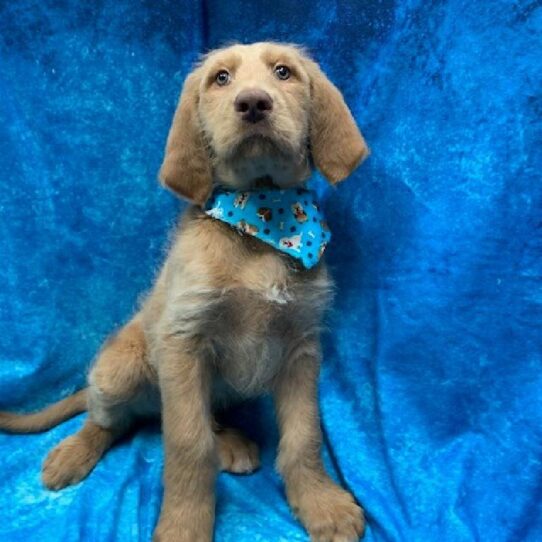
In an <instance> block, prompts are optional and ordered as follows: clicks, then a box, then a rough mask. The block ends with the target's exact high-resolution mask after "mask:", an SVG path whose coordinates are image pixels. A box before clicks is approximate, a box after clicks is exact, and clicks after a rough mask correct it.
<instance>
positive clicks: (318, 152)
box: [305, 59, 369, 184]
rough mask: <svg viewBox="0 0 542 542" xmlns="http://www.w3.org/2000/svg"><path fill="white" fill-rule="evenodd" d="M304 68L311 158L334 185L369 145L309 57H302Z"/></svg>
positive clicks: (341, 98)
mask: <svg viewBox="0 0 542 542" xmlns="http://www.w3.org/2000/svg"><path fill="white" fill-rule="evenodd" d="M305 67H306V69H307V72H308V74H309V77H310V80H311V101H312V104H311V118H310V121H309V123H310V127H309V137H310V146H311V154H312V159H313V161H314V165H315V166H316V167H317V168H318V169H319V170H320V172H321V173H322V174H323V175H324V176H325V177H326V179H327V180H328V181H329V182H330V183H332V184H335V183H338V182H340V181H342V180H343V179H345V178H346V177H348V175H350V173H352V171H354V169H356V167H358V166H359V164H361V162H363V160H364V159H365V158H367V156H368V155H369V148H368V147H367V144H366V143H365V139H363V136H362V135H361V133H360V131H359V129H358V127H357V125H356V122H355V121H354V118H353V117H352V113H350V110H349V109H348V106H347V105H346V104H345V102H344V99H343V97H342V94H341V93H340V91H339V90H338V89H337V87H335V85H333V84H332V83H331V81H329V79H328V78H327V77H326V76H325V75H324V74H323V72H322V70H321V69H320V67H319V66H318V64H316V63H315V62H313V61H312V60H310V59H305Z"/></svg>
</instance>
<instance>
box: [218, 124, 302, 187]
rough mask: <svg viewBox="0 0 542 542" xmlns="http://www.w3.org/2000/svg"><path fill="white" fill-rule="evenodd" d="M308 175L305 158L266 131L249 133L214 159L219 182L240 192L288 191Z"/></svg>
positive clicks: (251, 131) (289, 145) (244, 134)
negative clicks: (259, 189)
mask: <svg viewBox="0 0 542 542" xmlns="http://www.w3.org/2000/svg"><path fill="white" fill-rule="evenodd" d="M309 173H310V169H309V166H308V161H307V159H306V156H305V155H304V154H303V153H300V152H299V150H297V151H295V150H294V149H293V148H292V145H291V144H288V143H284V142H282V141H281V139H280V137H277V136H276V135H275V134H273V133H272V132H271V131H267V130H265V129H262V130H250V131H248V130H247V131H246V132H245V133H243V134H242V135H241V136H240V137H239V139H238V140H237V141H236V142H235V143H234V144H232V146H231V148H230V149H229V152H227V153H224V154H222V155H219V154H216V155H215V177H216V179H217V180H218V182H220V183H222V184H225V185H228V186H231V187H234V188H236V189H239V190H247V189H251V188H257V187H260V185H261V186H262V187H263V186H266V185H273V186H278V187H280V188H288V187H290V186H296V185H298V184H301V183H302V182H303V181H305V180H306V179H307V177H308V175H309ZM262 183H263V184H262Z"/></svg>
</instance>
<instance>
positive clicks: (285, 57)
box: [261, 49, 299, 75]
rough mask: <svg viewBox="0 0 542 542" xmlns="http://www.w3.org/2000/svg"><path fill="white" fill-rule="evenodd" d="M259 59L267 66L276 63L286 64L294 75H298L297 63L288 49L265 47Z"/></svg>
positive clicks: (272, 65)
mask: <svg viewBox="0 0 542 542" xmlns="http://www.w3.org/2000/svg"><path fill="white" fill-rule="evenodd" d="M261 59H262V60H263V62H264V63H265V64H267V65H268V66H269V67H274V66H276V65H277V64H286V65H287V66H288V68H290V69H291V70H292V72H293V73H294V75H299V67H298V66H299V63H298V61H297V59H296V58H295V56H294V55H292V54H291V53H289V52H288V51H284V50H280V49H278V50H277V49H266V50H264V51H263V52H262V55H261Z"/></svg>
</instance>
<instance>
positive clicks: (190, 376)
mask: <svg viewBox="0 0 542 542" xmlns="http://www.w3.org/2000/svg"><path fill="white" fill-rule="evenodd" d="M163 342H164V344H162V348H161V351H162V355H161V356H160V357H161V359H160V366H159V369H158V372H159V379H160V391H161V395H162V417H163V422H162V423H163V439H164V447H165V472H164V501H163V503H162V510H161V513H160V519H159V522H158V526H157V528H156V531H155V535H154V541H155V542H210V541H211V540H212V536H213V523H214V506H215V504H214V482H215V477H216V472H217V459H216V450H215V440H214V434H213V431H212V425H211V413H210V406H209V405H210V397H209V395H210V371H209V369H210V368H209V364H208V363H207V360H206V359H205V356H204V355H203V351H202V349H201V348H200V345H199V344H198V343H197V342H195V341H187V340H185V339H180V338H178V337H168V338H164V339H163Z"/></svg>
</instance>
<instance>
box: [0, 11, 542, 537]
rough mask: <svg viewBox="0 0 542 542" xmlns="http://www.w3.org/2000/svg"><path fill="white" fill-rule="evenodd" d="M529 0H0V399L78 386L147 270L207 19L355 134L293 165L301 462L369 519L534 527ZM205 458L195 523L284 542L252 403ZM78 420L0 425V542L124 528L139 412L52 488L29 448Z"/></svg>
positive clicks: (137, 462) (287, 519)
mask: <svg viewBox="0 0 542 542" xmlns="http://www.w3.org/2000/svg"><path fill="white" fill-rule="evenodd" d="M541 32H542V7H541V4H540V2H538V1H527V0H525V1H514V0H508V1H506V0H493V1H492V2H469V1H466V0H463V1H462V0H447V1H444V0H443V1H439V2H437V1H435V2H422V1H417V0H403V1H398V2H393V1H391V0H378V1H376V0H375V1H371V2H354V1H351V2H348V1H340V0H336V1H323V0H310V1H309V0H300V1H299V2H296V3H295V7H294V3H293V2H290V1H286V0H274V1H273V2H272V3H270V4H268V3H263V2H262V3H261V4H259V3H249V2H243V1H240V0H234V1H229V2H221V1H219V0H207V1H206V2H203V3H197V2H190V1H173V0H141V1H135V0H134V1H128V0H117V1H115V0H99V1H95V2H77V1H75V0H73V1H69V0H65V1H58V2H52V1H38V0H18V1H16V2H15V1H12V2H10V1H8V0H0V183H1V187H0V188H1V190H0V213H1V214H0V217H1V220H0V257H1V265H0V408H3V409H14V410H20V409H31V408H36V407H40V406H43V405H45V404H46V403H49V402H51V401H53V400H56V399H58V398H59V397H61V396H65V395H67V394H68V393H70V392H71V391H73V390H74V389H76V388H78V387H80V386H81V385H82V384H83V381H84V373H85V370H86V368H87V367H88V366H89V363H90V361H91V360H92V357H93V355H94V353H95V351H96V349H97V348H98V347H99V345H100V343H101V341H102V340H103V339H104V338H105V337H106V336H107V334H108V333H109V332H110V331H111V330H112V329H114V328H115V327H116V326H119V325H121V324H122V322H123V321H125V320H126V319H127V318H128V316H129V315H130V313H131V311H132V310H133V309H134V307H135V306H136V303H137V299H138V296H139V295H140V294H141V292H143V291H145V290H146V289H147V288H149V286H150V285H151V281H152V277H153V273H154V271H155V270H156V268H157V266H158V265H159V262H160V261H161V260H162V258H163V252H164V248H165V246H166V242H167V236H168V231H169V230H170V228H171V226H172V224H173V223H174V220H175V217H176V216H177V214H178V211H179V207H180V204H179V202H178V201H176V200H175V199H174V198H173V197H172V196H171V195H170V194H168V193H166V192H165V191H163V190H161V189H160V188H159V187H158V185H157V183H156V181H155V179H156V172H157V170H158V167H159V164H160V160H161V157H162V150H163V146H164V141H165V137H166V135H167V130H168V127H169V122H170V120H171V116H172V113H173V109H174V106H175V102H176V99H177V96H178V92H179V89H180V86H181V84H182V81H183V79H184V77H185V75H186V73H187V72H188V71H189V69H190V65H191V63H192V62H193V61H194V60H195V59H196V58H197V55H198V53H200V52H202V51H205V50H207V49H209V48H212V47H215V46H217V45H219V44H222V43H224V42H227V41H232V40H236V41H243V42H245V41H247V42H249V41H256V40H263V39H275V40H286V41H294V42H298V43H302V44H305V45H307V46H308V47H309V48H310V49H311V50H312V51H313V53H314V54H315V56H316V57H317V59H318V60H319V61H320V62H321V64H322V66H323V68H324V70H325V71H326V72H327V73H328V74H329V76H330V77H331V78H332V80H334V81H335V82H336V83H337V84H338V86H339V87H340V88H341V89H342V90H343V92H344V94H345V97H346V100H347V102H348V103H349V104H350V105H351V107H352V110H353V112H354V114H355V116H356V118H357V119H358V121H359V123H360V125H361V126H362V128H363V131H364V133H365V135H366V137H367V140H368V142H369V144H370V146H371V148H372V153H373V154H372V156H371V158H370V159H369V160H368V161H367V162H366V163H365V164H364V165H363V166H362V167H361V168H360V169H359V170H358V171H357V172H356V173H355V175H353V176H352V178H351V179H349V180H348V181H347V182H346V183H345V184H343V185H342V186H341V187H340V188H339V189H338V190H336V191H334V190H331V189H329V188H327V187H326V186H325V184H324V183H323V181H322V180H321V179H320V178H319V177H318V176H316V178H315V186H316V187H317V189H318V190H319V192H320V194H321V196H322V200H323V204H324V210H325V213H326V216H327V218H328V221H329V223H330V226H331V228H332V230H333V234H334V241H333V243H332V244H331V245H330V247H329V249H328V251H327V258H328V262H329V263H330V265H331V267H332V269H333V272H334V275H335V277H336V279H337V283H338V295H337V299H336V303H335V308H334V311H333V312H332V313H331V314H330V317H329V327H330V329H331V330H332V333H329V334H327V336H326V337H325V341H324V346H325V358H326V359H325V367H324V370H323V375H322V384H321V406H322V417H323V426H324V430H325V436H326V450H325V457H326V462H327V463H328V465H329V466H330V468H331V469H332V470H333V472H334V475H335V476H336V477H337V478H338V479H340V480H342V482H343V483H344V484H346V485H347V486H348V487H349V488H350V489H351V490H352V491H353V492H354V493H355V495H356V496H357V498H358V499H359V500H360V501H361V502H362V503H363V505H364V507H365V508H366V510H367V516H368V520H369V526H368V532H367V540H368V541H370V542H373V541H388V540H393V541H401V540H405V541H409V542H412V541H423V542H428V541H437V540H438V541H449V542H462V541H471V540H472V541H474V540H481V541H486V540H487V541H489V540H491V541H492V542H500V541H503V542H504V541H511V542H512V541H513V542H518V541H535V540H542V465H541V457H542V371H541V362H542V360H541V324H542V290H541V285H542V261H541V251H542V212H541V211H542V183H541V182H540V168H541V166H542V155H541V154H542V151H541V149H542V145H541V142H542V122H541V113H542V98H541V86H542V68H541V61H540V58H542V47H541V43H542V42H541ZM233 418H234V419H235V422H236V423H237V424H239V425H241V426H245V427H248V430H249V433H251V434H252V436H253V437H255V438H256V439H257V440H258V442H259V443H260V445H261V446H262V449H263V468H262V469H261V470H260V471H259V472H258V473H257V474H255V475H253V476H250V477H235V476H231V475H221V476H220V477H219V480H218V504H217V524H216V539H217V540H218V541H227V542H229V541H231V542H233V541H235V542H239V541H241V542H243V541H247V542H248V541H268V542H271V541H296V540H300V541H301V540H307V536H306V534H305V533H304V531H303V530H302V528H301V527H300V526H299V525H298V523H297V522H296V521H295V520H294V519H293V517H292V515H291V513H290V512H289V510H288V507H287V505H286V504H285V501H284V499H283V490H282V486H281V483H280V480H279V479H278V477H277V475H276V474H275V473H274V470H273V460H274V454H275V450H274V449H275V446H276V441H277V435H276V429H275V426H274V424H273V417H272V413H271V409H270V405H269V402H268V401H266V400H263V401H257V402H255V403H253V404H252V405H249V406H248V407H243V408H239V409H237V411H236V412H235V413H234V415H233ZM81 421H82V416H80V417H78V418H76V419H74V420H71V421H69V422H67V423H65V424H63V425H62V426H60V427H58V428H56V429H54V430H52V431H50V432H48V433H46V434H43V435H37V436H8V435H0V457H1V460H0V540H2V541H6V542H12V541H25V542H26V541H33V540H40V541H45V542H47V541H51V542H56V541H59V540H61V541H68V542H72V541H77V540H83V541H90V540H92V541H94V540H99V541H102V540H103V541H123V542H126V541H128V540H130V541H132V540H133V541H148V540H150V536H151V532H152V530H153V526H154V524H155V522H156V519H157V514H158V510H159V503H160V499H161V491H162V489H161V482H160V473H161V468H162V462H163V457H162V448H161V443H160V433H159V428H158V425H151V426H149V427H145V428H143V429H142V430H141V431H139V432H138V433H137V434H136V436H135V437H133V438H130V439H126V440H125V441H123V442H122V443H121V444H120V445H118V446H117V447H115V448H114V449H113V450H112V451H111V452H110V453H108V454H107V456H106V457H105V459H104V460H103V461H102V462H101V463H100V464H99V465H98V467H97V468H96V470H95V471H94V472H93V473H92V474H91V476H90V478H89V479H88V480H86V481H85V482H84V483H82V484H80V485H78V486H76V487H73V488H69V489H66V490H64V491H62V492H60V493H54V492H49V491H46V490H45V489H44V488H43V487H42V486H41V485H40V482H39V468H40V462H41V460H42V458H43V457H44V455H45V454H46V452H47V451H48V450H49V449H50V448H51V447H52V446H53V445H54V444H56V443H57V442H58V441H59V440H60V439H61V438H63V437H64V436H66V435H68V434H70V433H72V432H73V431H75V430H76V429H77V428H78V427H79V426H80V425H81Z"/></svg>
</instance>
